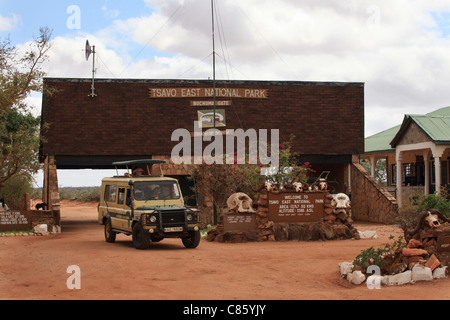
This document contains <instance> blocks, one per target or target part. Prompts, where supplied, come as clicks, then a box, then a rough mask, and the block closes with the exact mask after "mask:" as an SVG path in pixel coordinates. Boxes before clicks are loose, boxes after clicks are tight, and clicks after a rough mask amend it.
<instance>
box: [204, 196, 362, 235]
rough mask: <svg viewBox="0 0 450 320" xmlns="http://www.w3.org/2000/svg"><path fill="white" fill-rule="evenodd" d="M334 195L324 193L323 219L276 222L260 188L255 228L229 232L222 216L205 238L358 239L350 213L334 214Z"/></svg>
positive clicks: (267, 199) (267, 200) (267, 197)
mask: <svg viewBox="0 0 450 320" xmlns="http://www.w3.org/2000/svg"><path fill="white" fill-rule="evenodd" d="M332 199H333V196H332V195H330V194H327V195H326V196H325V204H324V212H323V218H321V219H320V220H319V221H313V222H277V221H272V220H270V218H269V192H268V191H266V190H265V189H263V190H262V191H261V192H260V193H259V194H258V196H257V201H256V206H257V210H256V213H255V220H256V228H255V230H254V231H252V230H248V231H232V230H231V231H228V230H226V228H224V225H223V216H222V217H220V218H219V223H218V225H217V227H216V228H215V229H213V230H211V231H210V232H209V233H208V237H207V240H208V241H217V242H246V241H288V240H297V241H317V240H323V241H326V240H339V239H351V238H355V239H359V233H358V230H357V229H356V228H355V227H353V220H352V219H351V218H350V215H349V214H342V212H341V213H339V214H337V213H334V211H333V208H332V205H331V201H332Z"/></svg>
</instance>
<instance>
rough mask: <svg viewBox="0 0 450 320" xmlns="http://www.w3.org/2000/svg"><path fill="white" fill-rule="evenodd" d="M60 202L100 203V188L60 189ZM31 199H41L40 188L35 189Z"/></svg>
mask: <svg viewBox="0 0 450 320" xmlns="http://www.w3.org/2000/svg"><path fill="white" fill-rule="evenodd" d="M59 195H60V198H61V200H73V201H80V202H97V201H100V187H60V188H59ZM32 198H33V199H42V188H35V189H34V192H33V195H32Z"/></svg>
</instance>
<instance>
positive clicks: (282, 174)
mask: <svg viewBox="0 0 450 320" xmlns="http://www.w3.org/2000/svg"><path fill="white" fill-rule="evenodd" d="M294 138H295V137H291V140H290V141H288V142H286V143H285V144H280V145H279V146H278V148H276V149H277V150H279V157H278V159H279V161H278V163H273V166H271V167H269V165H263V164H261V163H259V161H258V163H257V164H250V163H249V162H250V161H249V160H250V159H249V155H248V150H247V149H246V150H245V151H244V150H240V152H245V153H246V155H245V159H246V163H244V164H238V161H237V159H238V157H239V156H240V154H239V153H232V154H226V155H224V157H225V158H226V159H225V161H223V163H230V162H231V163H233V161H229V158H230V157H231V158H232V159H233V158H234V163H233V164H215V163H213V164H201V165H196V166H195V168H194V172H193V177H194V178H195V182H196V186H197V189H198V191H199V192H201V193H203V194H204V195H208V196H210V197H211V199H212V201H213V203H214V205H215V206H216V208H218V209H219V215H221V214H222V212H221V209H222V208H223V207H225V206H226V201H227V199H228V197H229V196H230V195H232V194H233V193H236V192H243V193H246V194H247V195H248V196H249V197H250V198H252V199H255V196H256V194H257V193H258V192H259V190H261V188H263V187H264V184H265V182H267V181H269V182H272V183H274V184H277V185H286V184H290V183H292V182H294V181H302V182H305V181H306V179H307V176H308V173H309V172H310V171H311V169H310V168H309V164H307V163H306V164H303V165H299V164H298V154H296V153H295V152H292V149H291V142H292V140H293V139H294ZM270 147H271V146H269V148H270ZM270 149H271V148H270ZM269 152H270V151H269ZM253 162H255V161H252V163H253ZM264 169H269V172H270V175H264V174H262V173H261V170H264Z"/></svg>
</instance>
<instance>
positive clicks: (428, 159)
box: [423, 151, 430, 194]
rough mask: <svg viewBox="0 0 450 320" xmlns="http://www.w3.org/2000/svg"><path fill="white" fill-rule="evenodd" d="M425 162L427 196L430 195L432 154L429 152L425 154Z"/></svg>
mask: <svg viewBox="0 0 450 320" xmlns="http://www.w3.org/2000/svg"><path fill="white" fill-rule="evenodd" d="M423 162H424V165H425V190H424V191H425V194H430V153H429V152H428V151H426V152H424V154H423Z"/></svg>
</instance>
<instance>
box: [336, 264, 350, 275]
mask: <svg viewBox="0 0 450 320" xmlns="http://www.w3.org/2000/svg"><path fill="white" fill-rule="evenodd" d="M352 268H353V263H351V262H346V261H344V262H341V263H339V264H338V272H339V273H340V274H341V276H345V275H346V274H347V273H351V272H352Z"/></svg>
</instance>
